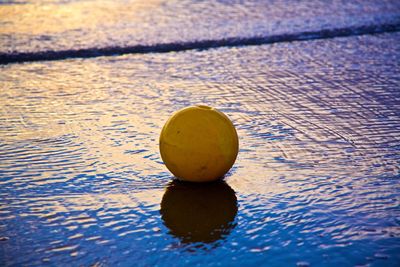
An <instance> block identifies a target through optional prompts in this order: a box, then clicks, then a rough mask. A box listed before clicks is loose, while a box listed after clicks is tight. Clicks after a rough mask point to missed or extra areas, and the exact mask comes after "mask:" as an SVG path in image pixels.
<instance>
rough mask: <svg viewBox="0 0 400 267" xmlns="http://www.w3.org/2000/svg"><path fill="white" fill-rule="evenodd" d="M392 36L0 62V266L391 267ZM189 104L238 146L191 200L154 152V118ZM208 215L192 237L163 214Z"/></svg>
mask: <svg viewBox="0 0 400 267" xmlns="http://www.w3.org/2000/svg"><path fill="white" fill-rule="evenodd" d="M399 38H400V35H399V34H384V35H375V36H360V37H353V38H336V39H332V40H318V41H312V42H293V43H280V44H274V45H268V46H258V47H235V48H220V49H213V50H208V51H188V52H182V53H169V54H146V55H140V56H139V55H125V56H120V57H104V58H101V57H100V58H96V59H85V60H67V61H62V62H42V63H30V64H21V65H8V66H2V67H1V73H2V75H1V82H2V86H3V87H2V90H1V91H0V103H1V110H0V121H1V123H0V245H1V246H2V250H0V253H1V254H0V259H2V262H4V263H5V264H6V265H24V264H26V265H28V264H29V265H42V264H43V263H47V262H49V263H50V264H54V265H63V264H69V263H71V261H73V262H74V263H77V264H83V265H91V264H97V265H116V264H119V265H131V264H132V262H142V263H144V264H143V265H159V266H164V265H165V266H169V265H171V264H176V265H181V264H188V265H203V264H204V263H205V262H207V263H208V264H209V265H210V266H216V265H218V264H223V265H256V264H257V265H265V264H268V265H272V266H279V265H280V264H281V263H282V262H285V263H287V264H288V265H292V266H295V265H296V264H298V265H311V266H313V265H321V264H323V265H324V266H334V265H338V264H342V265H346V266H347V265H365V264H371V265H377V266H379V265H384V266H395V265H396V264H397V263H398V262H399V260H400V259H399V254H398V251H399V249H400V247H399V240H400V230H399V229H400V219H399V218H400V210H399V208H398V207H399V203H400V199H399V192H400V188H399V183H398V179H399V163H400V158H399V153H398V151H399V145H400V138H399V136H400V130H399V129H400V127H399V126H400V112H399V108H398V103H399V100H400V94H399V92H400V91H399V90H398V86H399V81H400V74H399V71H398V70H399V62H400V60H399V57H400V47H399V42H398V40H399ZM199 103H204V104H208V105H211V106H215V107H218V108H219V109H221V110H222V111H224V112H226V113H227V114H228V115H229V116H230V118H232V120H233V122H234V124H235V125H236V126H237V130H238V133H239V136H240V144H241V150H240V153H239V158H238V160H237V162H236V164H235V166H234V168H233V169H232V170H231V171H230V172H229V173H228V175H227V177H226V179H225V180H226V182H227V183H226V184H215V185H211V187H210V189H207V190H206V191H205V192H207V193H208V197H207V198H206V199H207V201H203V198H201V197H198V194H199V193H200V194H203V193H204V192H203V191H202V189H197V188H195V189H191V188H186V189H185V186H183V185H182V186H181V185H175V184H174V183H170V182H171V179H172V177H171V175H170V174H169V173H168V172H167V171H166V169H165V167H164V166H163V164H162V162H161V159H160V156H159V154H158V135H159V132H160V130H161V127H162V126H163V124H164V122H165V121H166V119H167V118H168V116H169V115H170V114H171V113H172V112H173V111H175V110H177V109H179V108H182V107H185V106H187V105H192V104H199ZM182 188H183V189H182ZM215 190H219V191H221V192H222V193H223V195H224V196H226V198H224V199H228V201H226V202H225V203H224V202H222V201H221V199H220V198H219V197H220V196H221V195H219V194H213V193H212V192H215ZM182 192H183V193H182ZM185 192H190V194H185ZM222 193H221V194H222ZM174 201H178V203H179V204H182V203H183V204H187V203H190V205H189V206H193V207H198V208H197V209H196V210H194V211H192V210H188V207H187V205H174ZM213 202H214V203H221V202H222V204H221V205H220V206H218V205H215V206H213V204H212V203H213ZM171 206H175V207H176V208H175V209H173V208H171ZM204 207H212V208H213V209H207V208H204ZM219 210H220V211H224V212H220V213H221V214H222V215H228V216H220V217H218V220H217V219H216V220H215V221H209V224H206V223H204V224H201V223H199V225H196V226H195V227H194V228H190V227H192V226H193V224H189V226H188V225H187V224H185V222H186V220H183V219H182V218H181V217H179V214H186V215H187V216H192V217H193V218H196V216H198V218H207V216H210V214H211V213H210V214H208V213H207V212H208V211H210V212H211V211H212V212H214V214H217V213H218V211H219ZM196 211H198V212H196ZM177 214H178V215H177ZM214 217H215V215H214ZM198 220H200V219H198ZM216 224H218V225H219V226H216ZM177 225H178V226H179V227H178V228H177V227H176V226H177ZM204 225H207V227H203V228H202V226H204ZM185 227H186V228H185ZM196 227H197V228H196ZM179 229H184V230H183V231H179ZM194 232H195V233H194Z"/></svg>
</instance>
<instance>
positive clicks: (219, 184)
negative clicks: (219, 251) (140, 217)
mask: <svg viewBox="0 0 400 267" xmlns="http://www.w3.org/2000/svg"><path fill="white" fill-rule="evenodd" d="M160 213H161V216H162V219H163V221H164V223H165V225H166V226H167V227H168V228H169V229H170V233H171V234H172V235H174V236H176V237H178V238H180V239H181V240H182V242H184V243H190V242H203V243H211V242H214V241H217V240H219V239H221V238H223V237H225V236H227V235H228V234H229V233H230V231H231V230H232V228H233V227H234V226H235V225H234V219H235V216H236V213H237V199H236V196H235V192H234V191H233V190H232V188H230V187H229V185H227V184H226V183H225V182H224V181H222V180H219V181H216V182H211V183H204V184H198V183H189V182H182V181H178V180H174V181H173V182H171V183H170V184H169V186H168V188H167V190H166V192H165V194H164V196H163V199H162V201H161V210H160Z"/></svg>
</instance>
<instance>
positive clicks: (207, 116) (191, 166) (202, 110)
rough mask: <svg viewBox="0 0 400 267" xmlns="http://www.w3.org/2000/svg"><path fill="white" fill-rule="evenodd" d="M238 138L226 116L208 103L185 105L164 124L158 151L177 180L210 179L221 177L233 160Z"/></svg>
mask: <svg viewBox="0 0 400 267" xmlns="http://www.w3.org/2000/svg"><path fill="white" fill-rule="evenodd" d="M238 150H239V140H238V136H237V133H236V130H235V127H234V126H233V124H232V122H231V121H230V120H229V118H228V117H227V116H226V115H225V114H223V113H222V112H220V111H218V110H217V109H214V108H211V107H207V106H193V107H188V108H184V109H182V110H179V111H177V112H176V113H175V114H173V115H172V116H171V117H170V118H169V119H168V121H167V122H166V123H165V125H164V127H163V129H162V131H161V135H160V153H161V158H162V159H163V161H164V163H165V165H166V166H167V168H168V169H169V170H170V171H171V172H172V173H173V174H174V175H175V176H176V177H177V178H178V179H180V180H184V181H190V182H209V181H213V180H217V179H218V178H221V177H222V176H223V175H224V174H225V173H227V172H228V171H229V169H230V168H231V167H232V165H233V163H234V162H235V160H236V156H237V154H238Z"/></svg>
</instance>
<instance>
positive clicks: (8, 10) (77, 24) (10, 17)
mask: <svg viewBox="0 0 400 267" xmlns="http://www.w3.org/2000/svg"><path fill="white" fill-rule="evenodd" d="M38 2H39V3H38ZM40 2H41V1H36V2H35V1H33V2H31V3H30V2H28V3H26V4H21V5H15V4H10V5H7V4H2V5H0V22H2V26H1V27H0V34H15V33H19V34H29V35H42V34H50V33H58V32H67V31H73V30H78V29H81V28H82V25H84V27H85V28H86V29H87V30H92V29H94V28H98V27H111V26H115V25H116V24H119V23H123V22H124V21H129V22H130V23H135V22H139V19H140V17H141V15H140V13H141V12H143V11H146V10H147V11H148V10H149V9H152V8H154V7H156V6H158V5H159V4H160V1H158V0H150V1H128V2H126V1H71V2H67V3H63V4H59V3H58V1H57V2H55V3H51V1H45V2H44V3H40ZM135 18H138V19H137V20H135Z"/></svg>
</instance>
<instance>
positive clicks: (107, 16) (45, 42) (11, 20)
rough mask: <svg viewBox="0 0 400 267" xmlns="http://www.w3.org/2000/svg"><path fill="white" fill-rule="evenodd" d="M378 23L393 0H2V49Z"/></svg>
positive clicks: (395, 13)
mask: <svg viewBox="0 0 400 267" xmlns="http://www.w3.org/2000/svg"><path fill="white" fill-rule="evenodd" d="M381 24H397V25H398V24H400V2H399V1H393V0H384V1H382V0H353V1H346V0H330V1H321V0H307V1H292V0H268V1H265V0H263V1H259V0H248V1H240V0H229V1H227V0H222V1H221V0H206V1H193V0H167V1H165V0H118V1H117V0H106V1H104V0H90V1H88V0H21V1H20V0H6V1H0V52H6V53H10V52H38V51H54V50H76V49H84V48H99V47H115V46H117V47H120V46H122V47H125V46H134V45H153V44H164V43H175V44H179V43H182V42H188V41H192V42H193V41H202V40H221V39H225V38H232V37H233V38H247V37H254V36H258V37H259V36H271V35H282V34H291V33H301V32H307V31H319V30H324V29H341V28H357V27H359V26H365V25H381ZM0 56H1V55H0Z"/></svg>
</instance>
